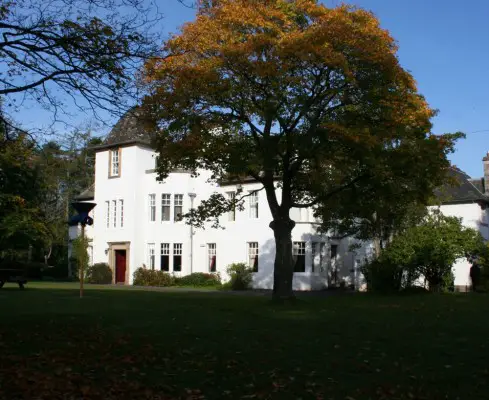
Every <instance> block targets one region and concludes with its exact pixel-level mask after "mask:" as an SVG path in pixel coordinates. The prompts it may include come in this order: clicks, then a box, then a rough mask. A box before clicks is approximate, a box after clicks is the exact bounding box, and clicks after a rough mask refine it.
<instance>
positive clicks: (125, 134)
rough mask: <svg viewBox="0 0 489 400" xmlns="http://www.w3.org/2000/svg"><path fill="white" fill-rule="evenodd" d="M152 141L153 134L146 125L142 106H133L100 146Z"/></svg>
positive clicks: (148, 142)
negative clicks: (147, 129)
mask: <svg viewBox="0 0 489 400" xmlns="http://www.w3.org/2000/svg"><path fill="white" fill-rule="evenodd" d="M135 142H137V143H143V144H148V145H149V144H150V143H151V135H150V134H149V132H148V131H146V129H145V127H144V120H143V116H142V112H141V108H139V107H137V106H136V107H133V108H131V109H130V110H129V111H127V112H126V113H125V114H124V115H123V116H122V117H121V119H119V121H117V123H116V124H115V125H114V127H113V128H112V130H111V131H110V132H109V134H108V135H107V137H106V138H105V140H104V143H103V144H102V145H101V146H100V147H108V146H113V145H118V144H127V143H135Z"/></svg>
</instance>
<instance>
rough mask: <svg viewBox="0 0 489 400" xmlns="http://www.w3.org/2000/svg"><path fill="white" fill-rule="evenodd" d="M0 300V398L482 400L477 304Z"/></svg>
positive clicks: (154, 295) (432, 300) (70, 291)
mask: <svg viewBox="0 0 489 400" xmlns="http://www.w3.org/2000/svg"><path fill="white" fill-rule="evenodd" d="M76 288H77V285H76V284H71V283H68V284H55V283H37V284H30V283H29V284H28V286H27V289H26V290H25V291H20V290H18V289H17V288H16V287H13V286H6V288H4V289H2V290H0V315H1V316H2V322H1V325H0V398H1V399H27V398H29V399H31V398H32V399H34V398H35V399H57V398H63V399H65V398H66V399H68V398H77V399H78V398H80V399H81V398H83V399H112V398H113V399H125V398H127V399H233V400H234V399H246V398H248V399H254V398H256V399H346V400H352V399H355V400H358V399H384V398H385V399H487V397H488V394H487V393H488V390H489V366H488V356H489V351H488V338H489V320H488V318H487V316H486V314H487V309H488V307H487V304H488V300H489V297H488V296H486V295H463V294H461V295H420V296H402V297H375V296H368V295H358V296H348V295H346V296H342V295H339V296H330V297H313V296H307V297H304V298H302V299H301V300H300V301H298V302H297V303H296V304H293V305H289V306H279V305H275V304H273V303H271V302H270V300H269V298H268V296H241V295H235V294H234V295H230V294H226V293H222V292H209V293H195V292H194V293H180V292H170V293H167V292H158V291H143V290H125V289H120V288H115V287H109V288H101V287H90V286H88V287H87V290H86V297H85V298H83V299H79V298H78V292H77V290H76Z"/></svg>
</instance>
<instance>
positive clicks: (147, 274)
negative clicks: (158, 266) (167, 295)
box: [133, 267, 174, 286]
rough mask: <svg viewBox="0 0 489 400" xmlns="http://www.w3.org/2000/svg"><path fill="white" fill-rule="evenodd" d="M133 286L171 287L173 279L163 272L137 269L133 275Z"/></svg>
mask: <svg viewBox="0 0 489 400" xmlns="http://www.w3.org/2000/svg"><path fill="white" fill-rule="evenodd" d="M133 278H134V280H133V285H135V286H172V285H173V284H174V278H173V277H172V276H171V275H170V274H169V273H168V272H164V271H156V270H152V269H146V268H142V267H141V268H138V269H137V270H136V271H134V274H133Z"/></svg>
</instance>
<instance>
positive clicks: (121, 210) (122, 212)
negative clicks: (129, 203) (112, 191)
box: [119, 199, 124, 228]
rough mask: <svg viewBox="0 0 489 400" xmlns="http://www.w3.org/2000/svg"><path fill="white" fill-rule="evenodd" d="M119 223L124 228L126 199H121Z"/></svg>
mask: <svg viewBox="0 0 489 400" xmlns="http://www.w3.org/2000/svg"><path fill="white" fill-rule="evenodd" d="M119 225H120V227H121V228H124V200H123V199H119Z"/></svg>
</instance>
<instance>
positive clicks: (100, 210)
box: [71, 112, 488, 290]
mask: <svg viewBox="0 0 489 400" xmlns="http://www.w3.org/2000/svg"><path fill="white" fill-rule="evenodd" d="M154 166H155V152H154V150H153V149H152V148H151V146H150V145H149V140H148V137H147V135H146V134H145V132H144V131H143V130H142V129H141V128H140V127H139V126H138V124H137V120H136V118H135V117H134V115H133V114H132V113H131V112H129V113H128V114H126V116H124V117H123V118H122V119H121V120H120V121H119V122H118V123H117V124H116V125H115V126H114V128H113V130H112V131H111V133H110V134H109V135H108V137H107V139H106V140H105V143H104V144H103V145H102V146H99V147H97V149H96V161H95V171H96V172H95V181H94V185H93V187H92V188H90V189H88V190H87V191H85V192H83V193H82V194H81V195H80V196H79V197H78V199H79V200H89V201H94V202H95V203H96V204H97V206H96V207H95V209H94V211H93V218H94V225H93V226H91V227H88V228H87V236H88V237H89V238H90V239H91V245H90V248H89V254H90V258H91V261H92V262H95V263H97V262H106V263H108V264H109V265H110V267H111V268H112V270H113V271H114V282H115V283H123V284H131V283H132V280H133V273H134V271H135V270H136V269H137V268H139V267H141V266H143V265H144V266H145V267H146V268H154V269H157V270H160V269H161V270H164V271H168V272H170V273H173V274H176V275H186V274H190V273H192V272H219V273H220V274H221V276H223V277H225V271H226V267H227V266H228V265H229V264H231V263H235V262H246V263H248V264H249V265H250V266H251V267H253V268H254V270H255V271H256V272H255V273H254V279H253V286H254V287H255V288H262V289H271V288H272V286H273V263H274V257H275V245H274V238H273V232H272V230H271V229H270V228H269V223H270V221H271V220H272V217H271V213H270V209H269V207H268V204H267V200H266V197H265V194H264V192H262V191H259V192H256V193H255V194H254V195H251V196H249V197H247V199H246V204H245V209H244V211H238V210H236V211H235V212H229V213H228V214H227V215H223V216H222V217H221V218H220V222H221V225H222V226H224V227H225V229H212V228H210V227H208V228H206V229H205V230H202V229H193V228H192V227H191V226H189V225H187V224H185V223H184V222H183V221H179V214H181V213H185V212H187V211H188V210H189V209H191V208H192V207H195V206H197V205H198V204H199V202H200V201H202V200H204V199H207V198H208V197H209V195H210V194H212V193H213V192H219V193H222V194H223V195H225V196H234V195H235V194H236V192H237V191H238V189H239V188H238V185H236V184H226V185H221V186H218V185H213V184H210V183H208V182H207V178H208V177H209V174H208V173H206V171H202V173H201V174H200V176H199V177H191V175H190V173H188V172H186V171H175V172H173V173H171V174H170V175H169V177H168V178H167V179H165V181H164V182H158V181H157V180H156V173H155V171H154ZM460 174H461V175H460V176H461V179H462V180H463V181H464V185H470V190H469V192H471V193H472V192H473V193H472V194H474V193H475V195H473V196H469V197H467V198H466V199H465V201H461V200H463V199H462V198H461V196H460V193H458V192H457V193H455V192H453V193H452V194H453V195H454V196H452V198H451V199H450V202H449V203H448V204H447V205H443V206H442V208H443V212H447V213H449V214H451V215H457V216H461V217H463V218H464V223H466V224H467V225H469V226H473V227H477V228H478V229H481V231H483V233H484V236H485V237H486V238H487V237H488V235H487V230H488V228H487V223H486V221H487V220H486V217H485V215H486V214H485V212H481V207H480V205H479V204H483V205H485V204H487V202H488V200H487V198H486V197H485V196H484V195H482V193H481V192H480V191H479V190H478V189H477V188H476V187H475V186H474V185H473V183H471V182H470V181H469V180H468V179H467V178H468V177H466V176H465V175H463V173H460ZM459 178H460V177H459ZM260 188H261V186H260V184H258V183H256V182H253V181H249V182H246V183H243V184H242V186H241V189H242V190H243V192H244V193H246V192H250V191H254V190H258V189H260ZM465 189H467V188H466V187H465V186H464V190H465ZM277 190H278V189H277ZM465 191H467V190H465ZM462 197H463V196H462ZM291 217H292V219H294V220H295V222H296V226H295V228H294V229H293V231H292V240H293V242H294V254H295V256H296V257H295V258H296V266H295V270H296V272H295V273H294V280H293V288H294V289H295V290H319V289H323V288H326V287H328V286H330V287H331V286H339V285H353V286H355V287H356V288H359V287H360V286H361V285H362V280H363V279H362V276H361V274H360V271H359V267H360V265H361V262H362V261H363V260H365V258H366V257H369V256H370V254H371V251H372V250H371V246H369V245H364V246H363V247H362V248H361V249H360V250H356V251H350V245H351V244H353V240H352V239H349V238H347V239H342V240H337V239H335V238H331V237H328V236H325V235H323V236H322V235H319V234H318V233H317V232H316V227H317V223H316V221H315V220H314V218H313V215H312V212H311V210H307V209H294V210H292V212H291ZM484 224H485V225H484ZM76 235H77V228H76V227H75V228H72V231H71V237H75V236H76ZM469 268H470V266H468V264H467V265H466V264H464V263H460V265H458V264H457V271H456V285H458V286H465V285H467V284H469V277H468V269H469Z"/></svg>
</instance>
